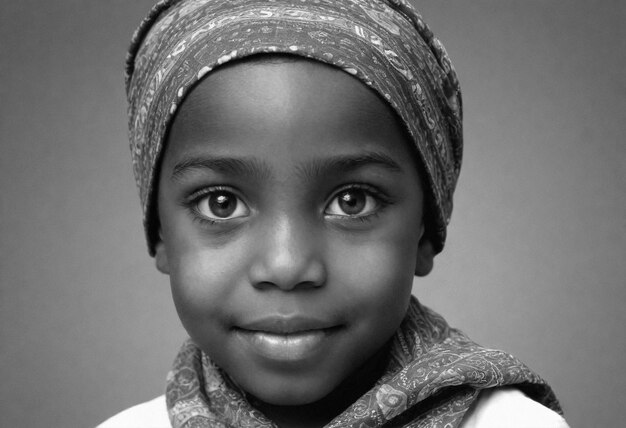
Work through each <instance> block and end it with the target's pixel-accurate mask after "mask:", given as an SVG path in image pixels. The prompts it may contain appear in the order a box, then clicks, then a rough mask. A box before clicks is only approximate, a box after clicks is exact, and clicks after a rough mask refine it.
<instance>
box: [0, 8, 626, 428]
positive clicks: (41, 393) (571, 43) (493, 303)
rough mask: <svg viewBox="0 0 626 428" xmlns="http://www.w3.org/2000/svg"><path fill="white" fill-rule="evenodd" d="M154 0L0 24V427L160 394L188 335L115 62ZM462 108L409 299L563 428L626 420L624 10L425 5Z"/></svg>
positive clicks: (3, 13) (112, 407)
mask: <svg viewBox="0 0 626 428" xmlns="http://www.w3.org/2000/svg"><path fill="white" fill-rule="evenodd" d="M151 3H152V2H151V1H149V0H142V1H129V0H105V1H103V0H99V1H95V0H90V1H85V0H81V1H78V0H73V1H72V0H56V1H43V0H41V1H33V0H20V1H10V2H9V1H3V2H2V3H1V5H0V32H1V34H0V73H1V74H0V78H1V81H0V85H1V86H0V91H1V92H0V113H1V122H0V141H1V148H2V151H1V154H0V177H1V182H0V183H1V186H2V188H1V192H0V239H2V244H1V246H0V286H1V291H0V292H1V306H0V343H1V344H2V348H1V351H0V370H1V378H2V382H0V405H1V411H0V425H2V426H20V427H26V426H28V427H39V426H58V427H79V426H93V425H95V424H97V423H99V422H100V421H102V420H103V419H105V418H106V417H108V416H110V415H112V414H113V413H115V412H117V411H120V410H121V409H123V408H124V407H126V406H129V405H131V404H134V403H137V402H140V401H142V400H147V399H150V398H152V397H154V396H156V395H158V394H160V393H162V391H163V385H164V378H165V374H166V372H167V370H168V367H169V365H170V363H171V361H172V359H173V357H174V355H175V352H176V350H177V348H178V346H179V344H180V343H181V341H182V340H183V338H184V332H183V330H182V328H181V327H180V326H179V322H178V319H177V317H176V314H175V312H174V309H173V305H172V303H171V301H170V295H169V288H168V282H167V278H166V277H164V276H161V275H159V274H158V273H157V272H156V269H155V268H154V266H153V262H152V260H151V259H150V258H149V257H148V256H147V253H146V251H145V247H144V241H143V236H142V230H141V224H140V212H139V202H138V198H137V195H136V190H135V188H134V182H133V178H132V175H131V166H130V160H129V153H128V143H127V139H126V116H125V109H126V105H125V98H124V93H123V82H122V64H123V59H124V52H125V49H126V46H127V43H128V40H129V39H130V35H131V33H132V31H133V30H134V28H135V26H136V25H137V24H138V22H139V20H140V19H141V18H142V17H143V15H144V14H145V13H146V11H147V9H148V7H149V5H150V4H151ZM421 3H422V4H421V5H420V6H419V9H420V10H421V11H422V13H423V15H424V16H425V18H426V21H427V22H429V23H430V25H431V27H432V28H433V29H434V31H435V33H436V34H437V35H438V36H439V37H440V39H441V40H442V41H443V42H444V44H445V45H446V46H447V48H448V51H449V52H450V54H451V56H452V58H453V61H454V63H455V65H456V68H457V71H458V73H459V76H460V79H461V82H462V87H463V90H464V98H465V111H466V121H465V124H466V125H465V136H466V138H465V141H466V152H465V153H466V154H465V160H464V166H463V170H462V173H461V179H460V185H459V188H458V191H457V198H456V208H455V212H454V215H453V221H452V225H451V228H450V233H449V241H448V244H447V248H446V250H445V251H444V253H443V254H441V255H440V256H439V257H438V258H437V260H436V263H435V270H434V272H433V274H432V275H431V276H429V277H428V278H426V279H421V280H417V281H416V283H415V288H414V292H415V294H416V295H418V296H420V297H421V298H422V300H423V301H424V302H425V303H426V304H428V305H430V306H432V307H434V308H435V309H437V310H438V311H440V312H442V313H443V314H444V315H445V316H446V317H447V318H448V320H449V321H450V322H451V323H452V324H454V325H457V326H460V327H462V328H463V329H464V330H465V331H466V332H467V333H468V334H470V335H471V336H472V337H473V338H474V339H475V340H477V341H479V342H481V343H483V344H486V345H489V346H494V347H501V348H504V349H507V350H509V351H510V352H512V353H514V354H516V355H517V356H519V357H520V358H521V359H522V360H524V361H526V362H527V363H528V364H529V365H530V366H531V367H533V368H535V369H536V370H537V371H538V372H540V373H541V374H542V375H543V376H544V377H545V378H546V379H547V380H548V381H549V382H550V383H551V384H552V385H553V386H554V388H555V390H556V392H557V394H558V396H559V397H560V398H561V401H562V403H563V406H564V408H565V410H566V414H567V416H568V419H569V421H570V424H571V425H572V426H573V427H575V426H581V427H584V426H597V427H600V426H617V425H619V424H620V422H622V421H623V417H622V414H623V410H624V408H626V375H625V374H624V363H626V334H624V327H626V310H624V304H625V303H626V287H625V282H626V281H625V278H626V263H625V260H626V242H625V241H626V198H625V197H624V196H625V191H626V149H625V145H624V134H625V133H626V124H625V122H626V84H625V78H624V76H625V75H626V72H625V71H624V67H625V66H626V34H625V33H624V30H623V29H622V28H623V27H624V26H625V25H626V11H625V6H624V2H620V1H618V0H614V1H594V2H591V1H586V0H577V1H549V0H542V1H535V0H530V1H522V0H517V1H510V0H492V1H484V0H472V1H460V0H459V1H434V0H429V1H423V2H421Z"/></svg>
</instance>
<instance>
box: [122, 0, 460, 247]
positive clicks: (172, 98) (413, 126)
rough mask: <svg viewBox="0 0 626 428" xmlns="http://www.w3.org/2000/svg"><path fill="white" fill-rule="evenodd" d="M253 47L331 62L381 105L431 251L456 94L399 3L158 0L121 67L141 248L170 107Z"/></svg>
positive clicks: (442, 216)
mask: <svg viewBox="0 0 626 428" xmlns="http://www.w3.org/2000/svg"><path fill="white" fill-rule="evenodd" d="M263 53H265V54H267V53H275V54H290V55H299V56H302V57H306V58H309V59H313V60H316V61H321V62H324V63H326V64H330V65H332V66H335V67H338V68H340V69H342V70H344V71H345V72H347V73H349V74H351V75H353V76H354V77H355V78H356V79H358V80H360V81H361V82H363V83H364V84H365V85H367V86H369V87H370V88H371V89H373V90H374V91H375V92H376V93H377V94H378V95H379V96H380V97H381V98H382V99H384V100H385V101H386V102H387V103H388V104H389V106H390V107H391V108H392V109H393V110H394V111H395V113H396V114H397V116H398V117H399V119H400V121H401V122H402V123H403V124H404V126H405V128H406V132H407V135H408V136H409V138H410V140H411V142H412V143H413V144H414V146H415V148H416V151H417V154H418V158H419V160H420V162H421V164H422V168H423V174H422V175H423V177H424V180H425V181H426V183H425V187H426V192H425V194H426V203H427V205H428V209H427V219H426V231H427V233H428V235H429V237H430V238H431V241H432V243H433V245H434V247H435V250H436V251H437V252H439V251H441V249H442V248H443V244H444V241H445V237H446V226H447V224H448V222H449V220H450V214H451V212H452V194H453V192H454V188H455V186H456V181H457V178H458V175H459V169H460V167H461V154H462V145H463V144H462V141H463V139H462V111H461V92H460V88H459V84H458V80H457V78H456V74H455V72H454V69H453V67H452V64H451V63H450V59H449V58H448V55H447V54H446V51H445V49H444V47H443V45H442V44H441V43H440V42H439V40H437V39H436V38H435V37H434V36H433V34H432V32H431V31H430V29H429V28H428V26H427V25H426V24H425V23H424V21H423V20H422V17H421V16H420V15H419V14H418V13H417V12H416V11H415V10H414V9H413V7H412V6H411V5H410V4H409V2H408V0H341V1H338V0H229V1H223V0H164V1H161V2H159V3H158V4H157V5H155V6H154V7H153V9H152V10H151V12H150V14H149V15H148V17H147V18H146V19H145V20H144V21H143V22H142V23H141V25H140V27H139V28H138V29H137V31H136V32H135V35H134V37H133V41H132V45H131V48H130V51H129V54H128V58H127V67H126V92H127V96H128V102H129V135H130V144H131V151H132V158H133V169H134V173H135V178H136V180H137V185H138V186H139V193H140V197H141V203H142V207H143V211H144V225H145V229H146V236H147V239H148V247H149V250H150V254H151V255H154V245H155V243H156V242H158V215H157V213H156V187H157V183H158V170H159V162H160V157H161V154H162V152H163V147H164V144H165V141H166V138H167V132H168V129H169V126H170V124H171V122H172V120H173V118H174V115H175V113H176V109H177V107H178V106H180V104H181V102H182V101H183V100H184V98H185V96H186V95H187V94H188V93H189V92H190V91H191V90H192V89H193V87H194V85H195V84H196V83H197V82H198V81H199V80H200V79H202V78H203V77H204V76H206V75H207V73H210V72H211V71H212V70H214V69H215V68H216V67H219V66H220V65H222V64H224V63H227V62H230V61H234V60H237V59H241V58H244V57H248V56H251V55H256V54H263Z"/></svg>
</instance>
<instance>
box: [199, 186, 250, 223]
mask: <svg viewBox="0 0 626 428" xmlns="http://www.w3.org/2000/svg"><path fill="white" fill-rule="evenodd" d="M195 208H196V211H197V212H198V213H199V214H200V215H201V216H202V217H205V218H207V219H209V220H213V221H221V220H231V219H234V218H239V217H245V216H247V215H248V214H250V209H249V208H248V206H247V205H246V204H245V203H244V202H243V201H242V200H241V199H239V198H238V197H237V196H236V195H235V194H233V193H232V192H229V191H226V190H213V191H209V192H207V193H206V194H205V195H204V196H202V197H200V198H199V199H198V200H197V201H196V207H195Z"/></svg>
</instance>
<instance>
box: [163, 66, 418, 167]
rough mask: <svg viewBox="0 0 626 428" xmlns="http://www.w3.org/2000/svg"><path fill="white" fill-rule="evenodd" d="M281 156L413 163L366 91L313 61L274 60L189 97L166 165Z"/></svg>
mask: <svg viewBox="0 0 626 428" xmlns="http://www.w3.org/2000/svg"><path fill="white" fill-rule="evenodd" d="M284 151H287V152H288V153H289V156H288V157H286V158H285V157H284V156H279V158H280V160H281V161H282V162H283V163H285V162H297V161H298V158H299V157H301V158H303V159H304V158H307V157H311V156H321V155H333V154H352V153H356V152H360V151H377V152H380V151H384V152H387V153H388V154H389V155H390V156H393V157H400V158H402V157H409V158H412V157H413V150H412V149H411V148H410V146H409V143H408V141H407V137H406V136H405V131H404V129H403V127H402V125H401V124H400V122H399V121H398V120H397V118H396V116H395V114H394V112H393V111H392V109H391V108H390V107H389V106H388V105H387V103H386V102H385V101H383V100H382V99H381V98H380V97H379V96H378V95H377V94H376V93H374V92H373V91H372V90H371V89H369V88H368V87H367V86H365V85H364V84H363V83H361V82H360V81H358V80H357V79H355V78H354V77H352V76H350V75H349V74H347V73H346V72H344V71H342V70H339V69H337V68H334V67H331V66H328V65H325V64H323V63H319V62H316V61H311V60H304V59H296V60H292V59H290V60H283V59H281V58H272V57H269V59H268V58H265V59H262V60H251V61H239V62H234V63H232V64H229V65H227V66H225V67H223V68H221V69H218V70H216V71H215V72H214V73H212V74H210V75H208V76H207V77H206V78H205V79H204V80H202V81H201V82H200V83H199V84H198V85H197V86H196V87H195V88H194V89H193V90H192V91H191V93H190V94H189V95H188V97H187V98H186V99H185V101H184V102H183V104H182V105H181V107H180V108H179V109H178V112H177V116H176V118H175V119H174V122H173V124H172V127H171V130H170V134H169V138H168V142H167V145H166V152H165V163H168V162H170V161H174V160H176V159H177V158H180V157H185V156H193V155H195V154H197V155H201V154H206V153H209V152H210V153H211V154H212V155H213V156H231V157H232V156H250V157H258V158H265V157H268V155H269V157H270V158H271V159H276V157H277V155H279V154H282V153H283V152H284ZM283 166H286V165H283Z"/></svg>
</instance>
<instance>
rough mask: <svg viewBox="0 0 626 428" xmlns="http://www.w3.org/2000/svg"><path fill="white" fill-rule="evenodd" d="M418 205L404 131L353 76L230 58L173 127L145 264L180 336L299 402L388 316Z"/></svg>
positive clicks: (403, 274) (389, 323)
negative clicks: (165, 292)
mask: <svg viewBox="0 0 626 428" xmlns="http://www.w3.org/2000/svg"><path fill="white" fill-rule="evenodd" d="M422 201H423V193H422V188H421V185H420V179H419V176H418V172H417V166H416V162H415V160H414V158H413V155H412V153H411V150H410V148H409V145H408V143H407V141H406V140H405V136H404V134H403V132H402V129H401V127H400V125H399V124H398V123H396V121H395V119H394V117H393V115H392V113H391V111H390V109H389V107H388V106H387V105H386V104H385V103H383V102H382V101H381V100H380V99H379V98H378V97H377V96H376V95H375V94H374V93H373V92H372V91H371V90H369V89H368V88H367V87H366V86H365V85H363V84H362V83H360V82H359V81H358V80H356V79H355V78H353V77H351V76H349V75H348V74H347V73H344V72H342V71H339V70H336V69H334V68H331V67H328V66H325V65H323V64H319V63H314V62H310V61H300V60H297V61H288V62H279V63H267V62H263V61H261V62H251V63H241V64H235V65H232V66H229V67H226V68H224V69H221V70H217V71H216V72H214V73H213V74H210V75H209V76H208V77H207V78H206V79H205V80H203V81H202V82H201V83H200V84H199V85H198V86H197V87H196V88H195V89H194V90H193V91H192V92H191V94H190V95H189V96H188V98H187V99H186V100H185V102H184V103H183V105H182V106H181V107H180V109H179V111H178V114H177V117H176V120H175V121H174V123H173V126H172V129H171V132H170V135H169V140H168V143H167V149H166V151H165V154H164V159H163V163H162V169H161V172H160V181H159V194H158V207H159V218H160V223H161V237H162V241H161V242H160V243H159V244H158V245H157V265H158V267H159V269H160V270H162V271H163V272H166V273H168V274H169V275H170V280H171V285H172V293H173V297H174V301H175V304H176V308H177V310H178V313H179V316H180V318H181V320H182V322H183V324H184V326H185V328H186V330H187V331H188V333H189V334H190V336H191V337H192V338H193V340H194V341H195V342H196V344H197V345H198V346H199V347H200V348H201V349H203V350H204V351H205V352H207V353H208V354H209V355H210V356H211V358H212V359H213V361H215V362H216V363H217V364H218V365H219V366H220V367H222V368H223V369H225V370H226V372H227V373H228V374H229V375H230V376H231V377H232V378H233V379H234V380H235V381H236V382H237V383H238V384H239V385H240V386H241V387H242V388H243V389H244V390H246V391H247V392H249V393H251V394H253V395H254V396H256V397H257V398H259V399H261V400H263V401H265V402H268V403H272V404H280V405H298V404H304V403H309V402H313V401H316V400H319V399H321V398H323V397H324V396H326V395H327V394H329V393H330V392H331V391H332V390H334V389H335V388H336V387H337V386H338V385H339V383H340V382H342V381H343V380H345V379H347V378H348V377H349V376H350V375H351V374H352V373H354V372H355V371H356V370H357V369H358V368H359V367H360V366H362V365H363V364H364V363H365V362H366V361H368V359H370V357H372V356H373V355H374V354H376V351H378V350H379V349H381V347H383V345H384V344H385V343H386V342H387V341H388V340H389V339H390V338H391V337H392V335H393V333H394V332H395V330H396V329H397V328H398V326H399V325H400V322H401V320H402V319H403V317H404V315H405V312H406V309H407V306H408V303H409V297H410V293H411V286H412V280H413V273H414V270H415V264H416V258H417V257H418V255H419V251H420V248H421V246H420V243H421V241H420V239H421V237H422V234H423V225H422V209H423V203H422Z"/></svg>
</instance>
